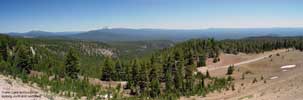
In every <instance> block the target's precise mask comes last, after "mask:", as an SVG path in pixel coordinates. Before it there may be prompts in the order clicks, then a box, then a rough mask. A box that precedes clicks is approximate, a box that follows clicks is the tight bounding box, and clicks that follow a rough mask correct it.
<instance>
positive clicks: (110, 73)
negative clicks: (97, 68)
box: [101, 57, 115, 81]
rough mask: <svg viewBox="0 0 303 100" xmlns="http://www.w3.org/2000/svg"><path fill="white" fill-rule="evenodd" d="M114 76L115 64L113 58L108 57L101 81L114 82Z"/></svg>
mask: <svg viewBox="0 0 303 100" xmlns="http://www.w3.org/2000/svg"><path fill="white" fill-rule="evenodd" d="M114 75H115V73H114V62H113V60H112V59H111V58H109V57H107V58H105V60H104V65H103V69H102V77H101V80H104V81H112V80H113V77H114Z"/></svg>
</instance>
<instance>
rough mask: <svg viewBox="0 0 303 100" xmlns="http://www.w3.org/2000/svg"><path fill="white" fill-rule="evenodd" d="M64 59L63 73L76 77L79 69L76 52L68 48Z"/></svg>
mask: <svg viewBox="0 0 303 100" xmlns="http://www.w3.org/2000/svg"><path fill="white" fill-rule="evenodd" d="M65 59H66V60H65V74H66V75H67V76H68V77H70V78H72V79H77V78H78V74H79V71H80V70H79V57H78V53H77V52H76V51H74V50H73V49H70V51H69V52H68V53H67V54H66V58H65Z"/></svg>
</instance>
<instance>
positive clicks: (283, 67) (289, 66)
mask: <svg viewBox="0 0 303 100" xmlns="http://www.w3.org/2000/svg"><path fill="white" fill-rule="evenodd" d="M294 67H296V65H286V66H282V67H281V69H288V68H294Z"/></svg>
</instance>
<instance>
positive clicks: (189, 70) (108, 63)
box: [0, 35, 303, 100]
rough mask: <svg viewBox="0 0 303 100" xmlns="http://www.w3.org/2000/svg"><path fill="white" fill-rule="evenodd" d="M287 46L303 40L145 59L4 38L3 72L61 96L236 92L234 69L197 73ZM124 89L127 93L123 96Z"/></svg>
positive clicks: (174, 50)
mask: <svg viewBox="0 0 303 100" xmlns="http://www.w3.org/2000/svg"><path fill="white" fill-rule="evenodd" d="M83 46H85V47H83ZM283 48H295V49H298V50H301V51H302V50H303V38H302V37H254V38H244V39H238V40H220V41H218V40H215V39H211V38H210V39H192V40H188V41H185V42H181V43H177V44H176V45H174V46H173V47H168V48H164V49H161V50H156V51H154V52H153V53H151V54H148V55H145V56H143V57H133V56H132V57H129V58H127V59H125V58H120V56H119V55H117V54H116V50H117V49H115V48H113V47H111V46H110V45H108V44H105V43H96V42H89V41H67V40H40V39H23V38H13V37H9V36H6V35H1V36H0V53H1V57H0V71H1V73H2V74H5V75H10V76H13V77H15V78H21V79H22V80H23V82H25V83H29V84H33V83H36V84H38V85H39V87H41V88H42V89H44V90H49V91H52V92H54V93H57V94H59V95H63V96H69V97H75V98H80V97H82V96H87V97H88V98H90V99H97V98H98V96H97V95H104V94H110V95H112V96H113V98H112V99H156V100H158V99H165V100H171V99H178V98H179V97H180V96H193V95H200V96H205V95H206V94H207V93H210V92H214V91H224V90H230V89H231V90H234V88H233V78H232V77H231V76H229V75H231V74H232V71H233V66H231V67H230V68H229V70H228V72H226V77H220V78H218V77H212V76H211V74H210V73H208V72H207V73H204V74H203V73H200V72H197V70H196V68H197V67H203V66H205V65H206V63H205V61H206V59H208V58H214V59H213V62H214V63H216V62H218V61H220V58H219V55H220V54H222V53H228V54H238V53H262V52H265V51H271V50H275V49H283ZM100 52H101V53H100ZM91 78H97V79H99V80H102V81H111V82H118V81H119V82H120V81H126V82H127V85H125V86H124V85H122V84H120V85H118V86H116V87H109V88H108V87H102V86H99V85H95V84H92V83H91V82H90V81H89V80H90V79H91ZM123 90H124V91H127V92H121V91H123ZM125 95H128V96H125ZM99 97H100V96H99Z"/></svg>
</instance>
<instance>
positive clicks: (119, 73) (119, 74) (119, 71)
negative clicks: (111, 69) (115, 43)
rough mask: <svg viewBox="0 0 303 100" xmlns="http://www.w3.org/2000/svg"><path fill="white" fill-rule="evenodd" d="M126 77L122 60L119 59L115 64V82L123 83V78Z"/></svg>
mask: <svg viewBox="0 0 303 100" xmlns="http://www.w3.org/2000/svg"><path fill="white" fill-rule="evenodd" d="M124 75H125V72H124V70H123V67H122V65H121V62H120V60H119V59H118V60H117V61H116V64H115V77H114V80H116V81H121V80H122V79H123V77H125V76H124Z"/></svg>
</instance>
